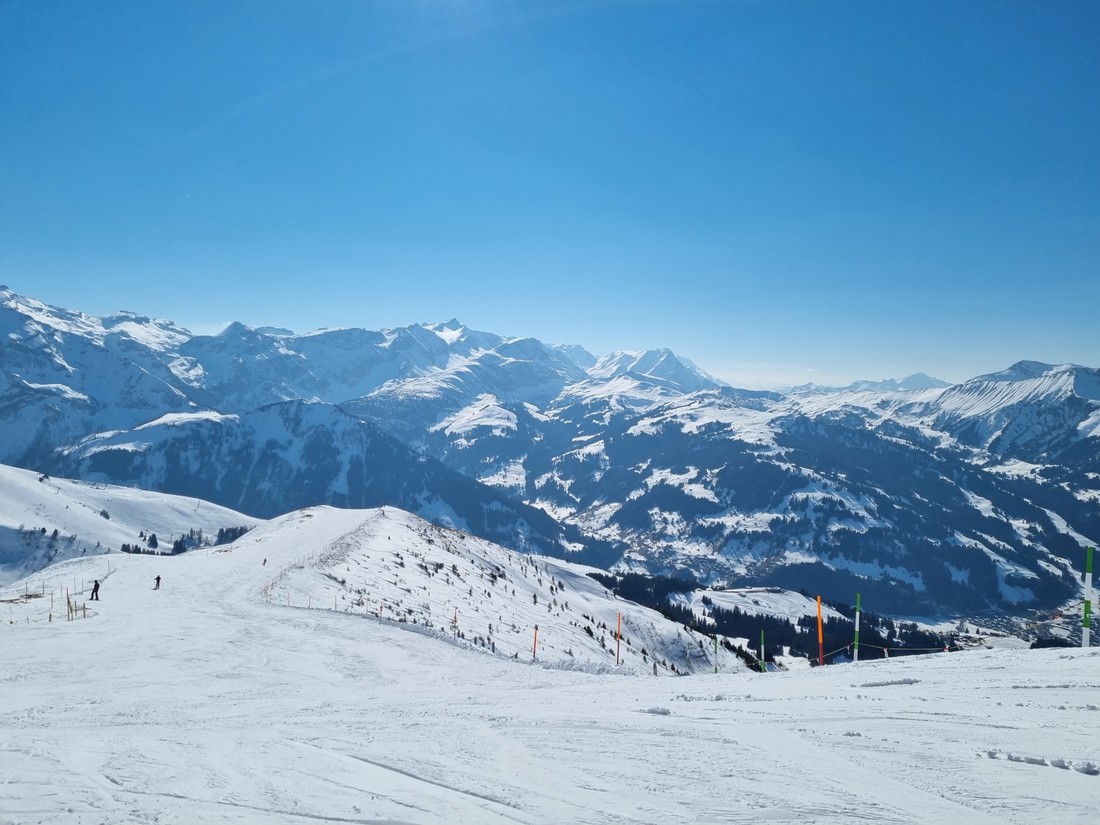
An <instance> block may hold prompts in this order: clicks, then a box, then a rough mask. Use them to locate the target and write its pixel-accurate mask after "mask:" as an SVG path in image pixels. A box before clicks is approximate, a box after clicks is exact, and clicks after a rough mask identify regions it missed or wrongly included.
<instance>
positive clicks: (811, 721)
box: [0, 509, 1100, 825]
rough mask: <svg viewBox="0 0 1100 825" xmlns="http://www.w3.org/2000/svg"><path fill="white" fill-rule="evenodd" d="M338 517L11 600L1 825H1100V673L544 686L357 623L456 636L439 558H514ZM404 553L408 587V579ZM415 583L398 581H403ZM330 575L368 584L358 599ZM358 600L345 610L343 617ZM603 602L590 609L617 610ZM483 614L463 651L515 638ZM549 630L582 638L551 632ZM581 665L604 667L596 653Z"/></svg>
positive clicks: (579, 681)
mask: <svg viewBox="0 0 1100 825" xmlns="http://www.w3.org/2000/svg"><path fill="white" fill-rule="evenodd" d="M330 513H331V511H329V512H324V511H312V512H310V511H306V512H303V513H300V514H295V515H294V516H288V517H287V518H285V519H284V520H283V521H282V522H281V524H280V526H279V527H278V529H276V528H275V527H274V526H273V525H270V524H269V525H263V526H261V527H259V528H257V530H256V531H254V532H253V533H250V534H248V535H247V536H245V537H244V539H242V540H240V541H238V542H237V543H235V544H233V545H230V546H228V547H225V548H217V549H206V550H202V551H198V552H192V553H187V554H184V555H181V556H175V557H170V558H153V557H145V556H111V557H108V558H109V559H110V560H111V561H112V566H111V568H110V571H109V572H108V569H107V564H106V562H107V559H105V558H103V557H96V558H82V559H75V560H71V561H68V562H64V563H62V564H60V565H57V566H55V567H52V568H50V569H48V570H46V571H43V572H42V574H41V575H38V576H35V577H33V578H32V579H31V580H30V581H29V582H27V583H25V584H24V583H22V582H20V583H17V584H16V586H14V587H11V588H9V589H6V590H3V591H0V606H2V608H3V614H4V622H3V623H2V624H0V637H2V644H3V649H4V657H3V658H4V667H3V672H2V674H0V676H2V678H0V730H2V731H3V732H4V733H3V736H2V737H0V776H3V782H2V783H0V819H3V820H4V821H5V822H12V823H31V822H57V823H63V824H64V825H91V823H102V822H111V823H114V824H117V825H131V823H148V822H163V823H191V822H203V823H226V824H227V825H229V824H231V825H243V823H254V822H302V821H311V822H405V823H412V822H416V823H423V824H424V825H428V824H429V823H456V824H457V823H475V824H476V825H484V824H485V823H498V822H500V823H547V824H549V823H574V822H576V823H586V824H587V825H601V824H602V823H622V822H635V823H667V822H760V821H768V822H777V821H792V822H793V821H803V822H816V823H821V825H847V823H851V822H858V821H869V820H874V821H878V822H895V823H914V824H915V825H923V824H924V823H928V825H940V823H943V822H956V821H958V822H966V823H974V824H975V825H994V823H995V824H996V825H1034V823H1058V825H1070V824H1071V823H1082V825H1083V823H1086V822H1091V821H1092V819H1093V818H1094V817H1095V812H1096V808H1097V800H1098V798H1100V797H1098V794H1100V788H1098V785H1097V783H1100V776H1098V774H1100V767H1098V763H1100V756H1098V754H1097V750H1096V744H1095V735H1094V731H1095V727H1096V724H1095V722H1096V720H1095V717H1096V714H1097V713H1098V710H1097V701H1096V697H1095V693H1096V689H1095V682H1096V679H1095V674H1096V670H1097V667H1098V666H1100V657H1098V654H1100V650H1091V651H1081V650H1040V651H1003V650H990V651H981V652H967V653H957V654H956V653H953V654H939V655H934V656H923V657H912V658H909V659H904V660H890V661H886V662H875V663H866V664H862V663H861V664H859V665H843V666H831V667H825V668H817V669H815V670H812V671H810V670H804V671H799V672H790V673H768V674H756V673H751V672H749V671H748V670H746V669H744V668H742V667H722V668H720V670H719V673H718V674H714V673H700V674H698V675H695V676H689V677H682V678H654V677H653V676H652V675H651V674H652V671H651V670H649V671H646V669H645V668H641V669H640V670H639V669H636V668H634V667H620V668H618V669H615V668H614V667H613V666H611V665H610V664H609V665H607V666H603V667H599V668H589V669H568V668H564V667H561V666H559V665H558V664H557V663H556V662H551V661H546V660H542V661H539V660H538V659H536V660H535V661H533V662H532V661H531V659H530V657H529V656H527V655H525V654H526V653H527V647H526V640H524V643H523V644H522V645H521V644H520V642H519V639H518V638H517V640H516V642H515V643H514V644H515V650H516V652H517V653H519V657H518V659H511V658H508V657H507V656H506V655H496V656H494V655H492V652H491V650H490V651H488V652H487V651H486V650H485V649H484V648H483V647H481V646H480V645H475V644H472V643H471V640H470V638H469V636H470V634H467V639H466V640H461V639H459V640H457V641H456V640H455V639H454V638H453V636H452V635H451V634H449V633H447V632H441V631H440V630H439V629H438V627H433V628H424V627H422V626H420V625H415V626H414V625H412V624H411V623H409V622H406V623H405V624H399V623H397V622H394V621H393V620H392V618H391V616H390V615H387V614H388V613H391V611H388V610H387V611H384V615H383V620H382V621H381V622H380V621H378V619H377V616H376V615H375V614H374V612H373V611H371V610H368V611H365V615H364V611H363V610H362V609H361V608H360V607H359V606H358V605H357V604H356V603H355V601H354V599H355V597H356V596H357V595H358V594H356V593H355V590H356V589H357V588H358V587H366V586H367V585H368V584H369V582H368V581H367V579H366V577H367V576H370V575H374V576H376V577H377V578H378V579H379V581H380V582H382V581H385V580H386V579H388V577H389V576H390V575H391V574H393V575H394V577H395V580H396V581H397V582H398V583H397V585H396V589H395V590H394V591H392V592H394V594H395V595H396V596H397V597H398V598H401V599H402V604H403V605H407V606H415V605H416V603H417V600H418V599H419V598H421V597H420V596H418V594H417V591H418V588H422V587H424V586H426V587H428V591H423V590H422V589H421V590H420V592H421V593H422V594H425V595H424V597H423V600H424V601H425V602H427V603H428V605H429V606H430V607H431V608H432V615H433V617H434V616H435V614H436V612H437V611H441V612H444V614H446V612H447V607H445V606H444V603H445V602H446V601H447V600H446V599H444V598H443V596H442V594H443V593H445V592H446V591H445V590H444V589H442V585H441V583H440V582H439V581H438V578H439V576H440V575H442V571H441V572H440V573H438V574H435V575H434V576H433V577H432V578H431V579H428V578H426V574H425V576H424V577H421V576H418V574H415V573H414V572H413V569H414V567H415V564H416V561H415V557H413V556H412V549H413V548H414V547H415V548H417V552H421V551H423V552H424V553H425V555H428V554H429V548H430V551H431V552H440V553H442V555H443V557H444V558H448V559H452V560H453V561H452V563H453V564H455V565H456V566H459V568H460V570H463V571H464V572H463V578H464V579H473V578H474V577H475V576H478V574H479V572H485V570H484V567H482V565H487V566H490V567H491V565H492V564H494V563H501V562H502V561H503V560H502V559H501V558H500V557H496V558H494V557H491V556H487V555H485V554H486V552H488V550H489V548H484V547H482V548H481V549H476V548H474V547H472V546H469V547H466V548H462V547H459V546H458V545H455V546H454V547H452V549H455V550H458V551H459V552H458V553H457V554H452V553H451V552H450V551H449V550H448V549H447V548H446V546H445V545H442V544H440V542H437V544H440V546H437V547H432V546H431V545H428V546H427V547H425V545H424V544H423V543H421V541H420V540H421V539H425V538H432V539H433V541H435V540H436V539H437V538H438V539H440V541H442V540H443V539H449V538H450V537H449V536H448V535H447V533H446V532H444V533H436V534H433V533H432V532H431V531H430V529H429V528H427V527H426V526H424V525H417V524H416V523H415V522H408V521H405V520H404V519H405V517H404V516H400V515H399V514H396V513H391V512H390V511H389V510H388V509H387V512H386V515H385V516H382V515H381V513H377V514H359V516H358V517H359V518H360V519H361V520H362V521H361V522H360V524H359V525H358V526H356V524H355V523H354V522H353V521H348V522H345V523H343V524H337V523H335V522H330V521H328V519H329V514H330ZM346 515H347V514H336V515H335V516H333V517H334V518H336V517H339V518H341V519H342V518H344V517H345V516H346ZM322 523H323V527H318V528H316V529H315V527H314V525H315V524H322ZM383 525H385V529H388V528H390V527H393V528H398V529H392V530H390V531H389V532H384V528H383ZM421 530H428V533H427V535H425V534H423V533H420V532H419V531H421ZM261 531H263V532H262V535H264V536H266V538H264V539H263V540H258V539H260V538H261ZM387 536H388V537H389V538H385V537H387ZM399 543H400V544H401V546H400V547H399V546H398V544H399ZM467 550H469V551H471V552H470V553H469V554H467V552H466V551H467ZM397 553H400V554H401V556H402V558H403V560H404V561H405V565H406V566H405V567H404V568H401V567H396V568H395V567H394V565H395V563H396V562H397V556H396V554H397ZM387 557H388V561H389V562H390V567H389V568H388V569H387V568H385V567H384V566H382V567H381V569H378V568H379V566H380V565H381V563H382V561H383V559H387ZM432 558H434V556H433V557H432ZM265 559H266V561H267V563H266V564H264V560H265ZM349 567H351V568H352V569H351V570H350V571H349V570H348V568H349ZM448 569H449V568H448ZM478 571H479V572H478ZM326 572H327V573H329V574H331V575H332V576H334V577H337V578H338V577H339V576H344V577H345V578H346V577H348V576H349V575H351V574H352V573H354V574H355V575H356V576H362V577H363V578H362V579H361V580H360V581H358V582H357V583H355V584H353V583H352V581H351V580H350V579H349V580H348V582H347V584H346V585H345V584H340V583H339V582H337V581H334V580H333V579H332V578H328V577H326ZM540 574H541V575H542V576H543V584H542V585H538V583H537V578H535V577H536V576H537V575H540ZM508 575H509V579H508V584H507V586H508V587H509V589H510V588H511V587H512V586H515V587H516V590H517V602H516V608H515V609H516V610H517V613H516V617H515V619H514V621H516V622H517V623H518V622H519V621H521V620H523V618H524V617H523V616H521V615H520V614H519V613H518V605H519V603H520V602H519V600H518V595H519V591H520V588H521V587H525V588H530V591H529V592H532V593H534V592H537V591H535V589H534V588H536V587H547V582H548V581H552V579H558V580H559V581H560V580H561V576H563V575H565V573H561V574H559V573H557V572H556V571H555V572H553V573H550V572H549V570H548V569H547V568H542V567H541V566H535V563H532V564H531V566H529V567H528V576H527V577H526V578H524V577H523V576H522V575H521V574H520V573H519V571H517V570H515V569H514V568H510V569H509V572H508ZM155 576H160V577H161V581H162V587H161V588H160V589H159V590H154V589H152V587H153V580H154V577H155ZM452 576H453V572H452ZM93 578H98V579H100V580H101V582H102V590H101V600H100V601H98V602H88V601H86V600H85V597H83V596H78V598H77V608H78V610H77V616H78V618H77V619H76V620H75V621H72V622H66V621H62V620H60V619H61V618H63V615H62V616H61V617H59V616H56V615H55V616H54V619H55V621H53V622H49V621H45V620H44V619H45V616H44V614H45V612H46V610H48V608H47V607H46V598H45V596H44V595H38V596H34V597H28V595H27V594H32V595H33V594H35V593H40V594H41V593H45V594H49V593H53V594H57V593H58V592H60V591H59V588H64V587H65V586H66V585H67V583H71V582H72V580H74V579H76V580H78V581H79V580H85V581H87V580H91V579H93ZM273 578H274V580H275V583H274V586H271V582H272V579H273ZM402 578H404V580H405V585H404V586H406V587H407V589H408V591H409V592H405V591H402V590H401V588H402V584H401V579H402ZM452 581H454V579H453V578H452ZM579 583H580V580H576V581H573V580H569V581H567V582H566V589H565V590H564V591H563V592H562V593H561V594H560V595H561V596H562V597H565V598H569V599H570V600H571V604H572V599H573V598H576V599H578V601H579V600H580V599H581V598H582V594H580V592H579ZM574 585H576V586H577V591H576V592H577V595H575V596H574V591H573V586H574ZM468 587H471V588H474V590H475V595H476V594H477V593H478V591H479V589H481V588H483V589H484V590H488V591H490V592H492V591H493V590H494V588H495V590H496V591H497V595H495V596H493V597H492V598H491V599H490V598H489V597H484V601H483V602H481V603H480V606H481V608H482V609H483V610H485V611H488V610H489V609H491V608H490V605H493V606H495V605H496V604H498V598H499V596H500V595H502V594H501V591H502V590H503V588H504V587H505V583H504V581H503V580H499V581H498V582H497V584H496V585H495V586H494V585H493V584H492V583H491V582H486V581H482V580H481V579H480V578H478V579H477V584H476V586H475V583H474V582H473V581H472V580H471V581H469V584H468ZM324 588H328V589H324ZM451 589H452V590H457V589H458V588H457V587H454V588H451ZM288 593H289V595H290V601H291V604H290V606H289V607H288V606H287V605H286V604H285V601H284V597H285V596H286V595H287V594H288ZM402 593H403V595H401V594H402ZM545 593H546V595H550V594H549V591H548V589H547V590H546V591H545ZM342 594H343V595H346V596H347V600H346V601H341V595H342ZM314 595H315V596H316V602H314V601H313V599H312V596H314ZM557 595H558V594H557V593H555V594H553V596H551V598H556V597H557ZM333 596H335V597H336V604H337V608H338V609H336V610H333V609H331V607H330V606H329V605H328V604H326V603H325V600H326V599H329V598H331V597H333ZM597 596H598V593H591V594H584V595H583V598H584V599H587V600H589V602H588V603H589V605H591V606H590V607H589V609H594V606H595V602H594V601H591V600H593V599H595V598H596V597H597ZM541 601H542V597H541V596H540V602H541ZM318 602H320V603H318ZM85 605H86V606H87V618H83V616H84V607H85ZM311 608H312V609H311ZM461 611H462V607H461V606H460V613H459V626H460V628H465V626H466V623H467V622H469V623H470V625H471V630H472V625H473V624H474V623H475V622H477V621H479V620H480V621H485V620H486V619H488V616H487V615H479V614H476V613H474V614H472V615H469V616H467V614H466V613H465V612H461ZM422 615H423V614H422ZM499 615H503V614H499V613H498V616H499ZM551 615H552V611H551ZM443 618H444V619H446V618H448V617H447V616H446V615H444V617H443ZM533 618H534V616H533V615H531V617H530V619H533ZM497 621H498V622H500V621H502V620H501V619H499V618H498V620H497ZM444 625H446V622H444ZM540 627H542V625H541V624H540ZM546 627H547V633H548V634H549V635H551V636H552V635H553V634H554V633H555V632H557V631H556V629H555V628H556V627H557V625H555V624H554V621H552V620H551V619H548V620H547V624H546ZM495 628H496V625H495V624H494V629H495ZM412 629H418V630H420V631H422V632H420V633H415V632H409V631H410V630H412ZM464 632H465V631H464ZM512 635H515V636H517V637H519V636H524V635H525V634H524V633H518V634H511V633H510V631H508V632H505V633H503V634H501V640H500V641H499V642H498V649H499V648H500V647H501V646H505V647H507V645H509V644H511V643H512V642H511V638H512ZM585 635H587V634H585ZM505 640H507V641H505ZM561 644H562V646H568V645H573V649H574V653H575V654H576V653H577V650H578V648H577V646H576V642H575V640H569V641H564V640H563V641H562V642H561ZM505 653H507V650H505ZM546 655H547V657H548V658H549V656H550V655H551V652H550V651H549V650H547V653H546ZM607 658H608V660H609V659H610V657H609V656H608V657H607ZM593 671H599V672H593Z"/></svg>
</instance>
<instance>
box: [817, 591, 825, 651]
mask: <svg viewBox="0 0 1100 825" xmlns="http://www.w3.org/2000/svg"><path fill="white" fill-rule="evenodd" d="M817 663H818V664H819V665H823V664H825V633H824V631H823V630H822V628H821V597H820V596H818V597H817Z"/></svg>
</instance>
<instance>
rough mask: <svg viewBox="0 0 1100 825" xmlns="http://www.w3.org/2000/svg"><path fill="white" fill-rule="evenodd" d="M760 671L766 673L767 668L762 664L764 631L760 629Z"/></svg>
mask: <svg viewBox="0 0 1100 825" xmlns="http://www.w3.org/2000/svg"><path fill="white" fill-rule="evenodd" d="M760 672H761V673H767V672H768V668H767V667H766V666H765V665H764V631H763V630H761V631H760Z"/></svg>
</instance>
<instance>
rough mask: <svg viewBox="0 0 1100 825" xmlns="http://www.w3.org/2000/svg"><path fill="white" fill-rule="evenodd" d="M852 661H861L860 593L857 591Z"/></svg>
mask: <svg viewBox="0 0 1100 825" xmlns="http://www.w3.org/2000/svg"><path fill="white" fill-rule="evenodd" d="M852 651H853V653H852V661H853V662H858V661H859V594H858V593H856V641H855V644H854V645H853V646H852Z"/></svg>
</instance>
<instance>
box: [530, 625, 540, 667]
mask: <svg viewBox="0 0 1100 825" xmlns="http://www.w3.org/2000/svg"><path fill="white" fill-rule="evenodd" d="M538 652H539V626H538V625H535V643H534V645H532V646H531V658H532V659H534V658H535V657H536V656H537V655H538Z"/></svg>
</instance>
